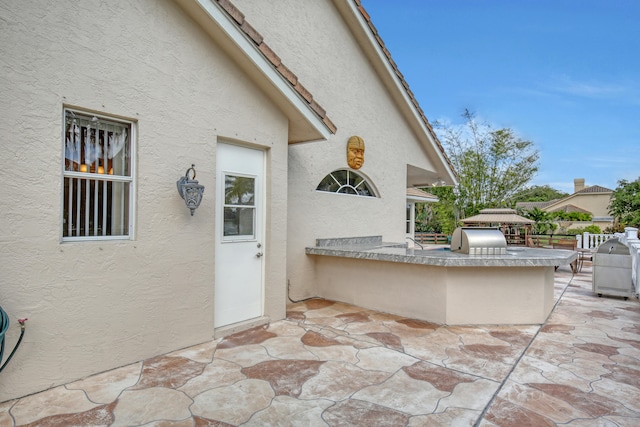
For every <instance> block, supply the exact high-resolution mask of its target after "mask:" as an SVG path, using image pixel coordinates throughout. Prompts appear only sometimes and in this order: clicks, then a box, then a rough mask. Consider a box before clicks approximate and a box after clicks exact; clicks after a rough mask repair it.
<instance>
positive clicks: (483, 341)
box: [0, 263, 640, 427]
mask: <svg viewBox="0 0 640 427" xmlns="http://www.w3.org/2000/svg"><path fill="white" fill-rule="evenodd" d="M555 298H556V301H558V302H557V305H556V307H555V308H554V310H553V312H552V314H551V315H550V316H549V318H548V319H547V322H546V323H545V324H544V325H524V326H522V325H520V326H500V325H498V326H445V325H437V324H432V323H428V322H423V321H417V320H413V319H407V318H403V317H400V316H394V315H389V314H384V313H380V312H376V311H371V310H367V309H364V308H361V307H355V306H351V305H347V304H343V303H337V302H332V301H327V300H322V299H311V300H307V301H304V302H300V303H296V304H291V305H290V306H289V307H288V313H287V318H286V319H285V320H281V321H278V322H274V323H272V324H270V325H268V326H265V327H259V328H254V329H251V330H249V331H245V332H242V333H238V334H235V335H231V336H228V337H226V338H224V339H221V340H217V341H212V342H207V343H204V344H201V345H198V346H195V347H190V348H187V349H183V350H179V351H176V352H173V353H170V354H166V355H163V356H159V357H156V358H153V359H150V360H145V361H143V362H139V363H136V364H133V365H129V366H125V367H123V368H119V369H115V370H112V371H109V372H105V373H102V374H98V375H95V376H92V377H89V378H86V379H83V380H81V381H76V382H73V383H70V384H66V385H64V386H60V387H56V388H53V389H50V390H47V391H44V392H41V393H38V394H34V395H31V396H26V397H23V398H21V399H17V400H12V401H7V402H4V403H0V426H11V427H14V426H175V427H183V426H184V427H187V426H236V425H243V426H305V427H306V426H473V425H478V426H518V427H521V426H547V425H549V426H553V425H567V426H580V427H582V426H639V425H640V304H639V303H638V300H637V299H635V298H630V299H629V300H628V301H626V300H624V299H622V298H614V297H603V298H598V297H597V296H596V295H595V294H593V292H592V291H591V265H590V264H589V263H586V264H585V266H584V268H583V270H582V271H581V272H580V273H578V274H576V275H575V276H573V275H572V273H571V271H570V270H569V269H568V268H565V267H561V268H559V269H558V270H557V271H556V274H555Z"/></svg>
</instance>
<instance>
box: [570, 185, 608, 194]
mask: <svg viewBox="0 0 640 427" xmlns="http://www.w3.org/2000/svg"><path fill="white" fill-rule="evenodd" d="M612 192H613V190H610V189H608V188H605V187H601V186H599V185H592V186H590V187H585V188H583V189H582V190H580V191H576V192H575V193H573V194H585V193H612Z"/></svg>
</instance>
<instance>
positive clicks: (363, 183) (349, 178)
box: [316, 169, 377, 197]
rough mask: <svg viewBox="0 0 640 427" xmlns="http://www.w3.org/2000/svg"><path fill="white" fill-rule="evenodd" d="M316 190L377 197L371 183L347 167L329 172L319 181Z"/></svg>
mask: <svg viewBox="0 0 640 427" xmlns="http://www.w3.org/2000/svg"><path fill="white" fill-rule="evenodd" d="M316 190H317V191H327V192H329V193H342V194H352V195H354V196H364V197H377V195H376V192H375V191H374V189H373V185H372V184H370V183H369V182H367V179H366V178H365V177H363V176H362V175H360V174H358V173H356V172H354V171H352V170H349V169H338V170H335V171H333V172H331V173H330V174H329V175H327V176H325V177H324V179H323V180H322V181H320V184H318V187H316Z"/></svg>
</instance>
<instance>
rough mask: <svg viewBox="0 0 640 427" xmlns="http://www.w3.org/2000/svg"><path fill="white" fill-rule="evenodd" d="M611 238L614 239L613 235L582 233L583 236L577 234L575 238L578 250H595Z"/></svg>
mask: <svg viewBox="0 0 640 427" xmlns="http://www.w3.org/2000/svg"><path fill="white" fill-rule="evenodd" d="M612 237H615V234H591V233H583V234H578V235H577V236H576V239H578V247H579V248H585V249H595V248H597V247H598V246H600V245H601V244H602V243H604V242H606V241H607V240H609V239H610V238H612Z"/></svg>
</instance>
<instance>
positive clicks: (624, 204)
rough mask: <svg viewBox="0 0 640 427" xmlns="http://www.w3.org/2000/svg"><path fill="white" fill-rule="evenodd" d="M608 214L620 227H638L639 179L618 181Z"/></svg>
mask: <svg viewBox="0 0 640 427" xmlns="http://www.w3.org/2000/svg"><path fill="white" fill-rule="evenodd" d="M609 213H610V214H611V215H613V217H614V219H615V222H617V223H618V224H619V225H620V226H621V227H636V228H637V227H640V178H638V179H636V180H635V181H632V182H629V181H627V180H625V179H623V180H620V181H618V187H617V188H616V189H615V190H613V194H612V195H611V202H610V203H609Z"/></svg>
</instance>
